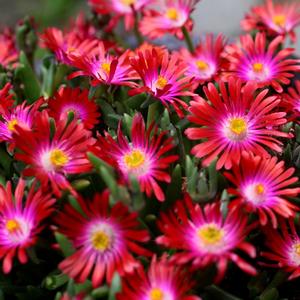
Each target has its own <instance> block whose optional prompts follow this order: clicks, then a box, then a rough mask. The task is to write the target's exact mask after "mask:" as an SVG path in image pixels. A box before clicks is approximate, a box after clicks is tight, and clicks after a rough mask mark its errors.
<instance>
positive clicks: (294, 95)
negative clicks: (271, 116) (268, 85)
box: [281, 80, 300, 123]
mask: <svg viewBox="0 0 300 300" xmlns="http://www.w3.org/2000/svg"><path fill="white" fill-rule="evenodd" d="M294 85H295V86H294V87H289V88H288V92H287V93H284V94H282V102H281V106H282V107H283V108H284V109H285V111H287V112H288V114H289V120H291V121H295V122H298V123H299V122H300V80H297V81H296V82H295V83H294Z"/></svg>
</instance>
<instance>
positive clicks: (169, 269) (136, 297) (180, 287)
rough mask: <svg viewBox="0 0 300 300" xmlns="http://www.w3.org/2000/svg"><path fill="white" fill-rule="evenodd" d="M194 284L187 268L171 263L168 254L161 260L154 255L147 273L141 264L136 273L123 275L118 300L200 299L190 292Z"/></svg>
mask: <svg viewBox="0 0 300 300" xmlns="http://www.w3.org/2000/svg"><path fill="white" fill-rule="evenodd" d="M193 286H195V282H194V281H193V280H192V276H191V274H189V273H188V271H187V270H184V269H182V268H181V267H179V266H176V265H174V264H172V263H170V261H169V260H168V259H167V257H166V256H163V257H162V258H161V259H160V260H157V258H156V256H153V258H152V261H151V265H150V267H149V270H148V272H147V273H146V272H145V270H144V268H143V267H142V266H139V268H138V269H137V270H136V271H135V273H134V274H131V275H127V276H125V277H123V281H122V291H121V292H120V293H119V294H117V300H129V299H130V300H141V299H147V300H148V299H149V300H163V299H172V300H175V299H176V300H200V298H199V297H197V296H194V295H191V294H190V291H191V289H192V288H193Z"/></svg>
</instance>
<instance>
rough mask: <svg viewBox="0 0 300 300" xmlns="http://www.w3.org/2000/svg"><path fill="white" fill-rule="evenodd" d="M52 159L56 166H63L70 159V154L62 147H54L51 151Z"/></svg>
mask: <svg viewBox="0 0 300 300" xmlns="http://www.w3.org/2000/svg"><path fill="white" fill-rule="evenodd" d="M50 161H51V163H52V165H54V166H55V167H63V166H64V165H66V164H67V163H68V161H69V158H68V156H67V155H66V154H65V153H64V152H63V151H62V150H60V149H54V150H52V151H51V152H50Z"/></svg>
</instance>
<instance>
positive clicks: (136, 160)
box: [124, 150, 145, 169]
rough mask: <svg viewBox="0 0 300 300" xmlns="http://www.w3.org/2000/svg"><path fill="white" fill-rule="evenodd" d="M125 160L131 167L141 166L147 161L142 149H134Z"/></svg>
mask: <svg viewBox="0 0 300 300" xmlns="http://www.w3.org/2000/svg"><path fill="white" fill-rule="evenodd" d="M124 162H125V164H126V166H127V167H128V168H129V169H135V168H139V167H140V166H142V165H143V164H144V162H145V155H144V154H143V153H142V152H141V151H140V150H133V151H131V153H129V154H126V155H125V157H124Z"/></svg>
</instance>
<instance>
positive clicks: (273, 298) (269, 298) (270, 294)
mask: <svg viewBox="0 0 300 300" xmlns="http://www.w3.org/2000/svg"><path fill="white" fill-rule="evenodd" d="M278 299H279V293H278V291H277V289H275V288H272V289H270V290H267V291H265V292H264V293H263V294H261V295H260V297H259V300H278Z"/></svg>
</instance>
